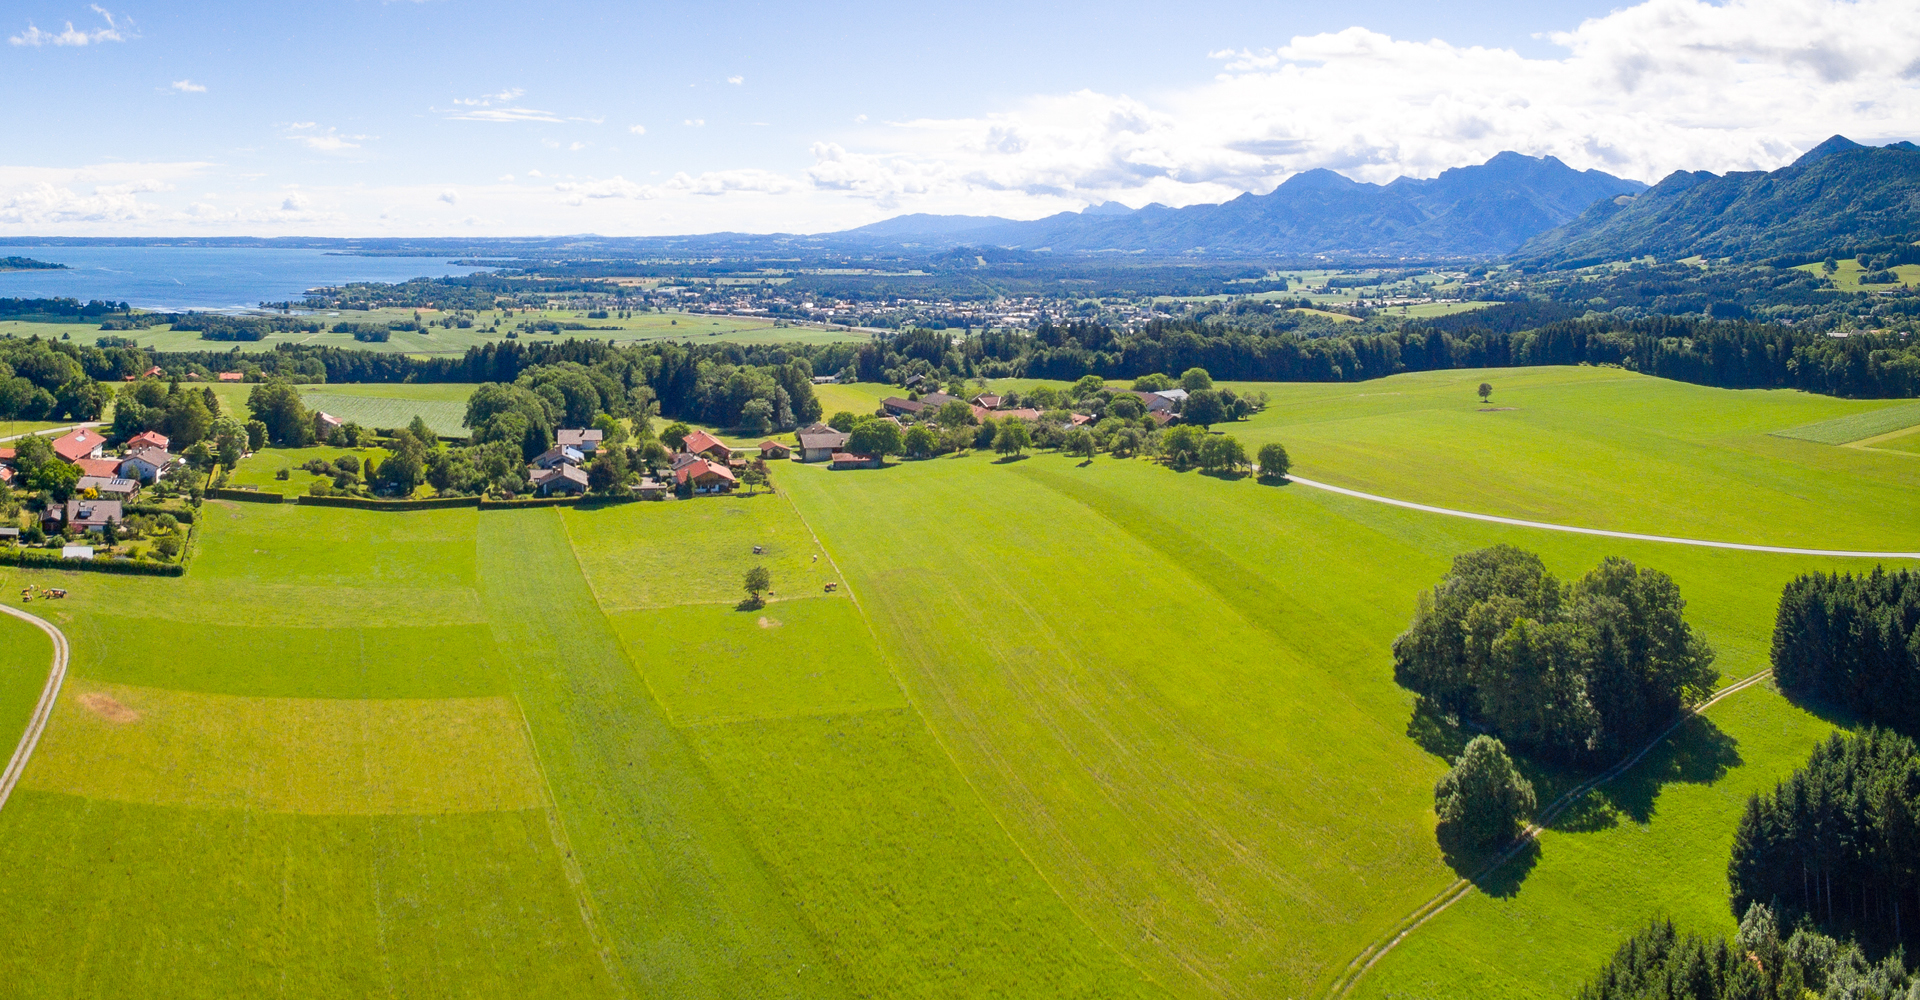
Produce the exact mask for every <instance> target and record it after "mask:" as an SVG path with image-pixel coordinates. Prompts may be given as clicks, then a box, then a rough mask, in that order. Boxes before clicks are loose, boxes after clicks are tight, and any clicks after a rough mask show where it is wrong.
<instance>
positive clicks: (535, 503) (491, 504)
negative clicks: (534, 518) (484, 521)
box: [480, 497, 586, 510]
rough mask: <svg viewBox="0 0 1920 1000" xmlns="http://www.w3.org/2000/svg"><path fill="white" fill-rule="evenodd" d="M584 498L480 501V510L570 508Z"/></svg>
mask: <svg viewBox="0 0 1920 1000" xmlns="http://www.w3.org/2000/svg"><path fill="white" fill-rule="evenodd" d="M585 499H586V497H529V498H528V499H525V500H482V501H480V509H481V510H511V509H514V508H516V507H572V506H574V505H576V504H578V503H580V502H581V501H582V500H585Z"/></svg>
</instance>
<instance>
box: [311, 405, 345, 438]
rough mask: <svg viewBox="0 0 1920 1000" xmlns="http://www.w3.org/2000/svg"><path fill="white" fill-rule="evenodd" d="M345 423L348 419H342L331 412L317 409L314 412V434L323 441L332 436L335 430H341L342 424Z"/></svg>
mask: <svg viewBox="0 0 1920 1000" xmlns="http://www.w3.org/2000/svg"><path fill="white" fill-rule="evenodd" d="M345 423H346V421H344V420H341V419H340V418H339V417H336V416H334V415H333V414H331V413H327V412H325V411H323V410H315V411H314V413H313V436H314V437H315V438H317V439H319V440H321V441H325V440H327V439H328V438H330V437H332V436H333V432H334V431H337V430H339V429H340V427H341V425H343V424H345Z"/></svg>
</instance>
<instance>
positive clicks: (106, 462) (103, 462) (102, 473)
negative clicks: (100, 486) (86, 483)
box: [73, 458, 120, 479]
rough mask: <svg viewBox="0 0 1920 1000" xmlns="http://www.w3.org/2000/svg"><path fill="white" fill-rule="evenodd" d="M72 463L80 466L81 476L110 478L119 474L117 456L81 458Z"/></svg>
mask: <svg viewBox="0 0 1920 1000" xmlns="http://www.w3.org/2000/svg"><path fill="white" fill-rule="evenodd" d="M73 464H74V465H76V466H79V467H80V474H81V475H83V476H99V477H101V478H103V479H112V478H114V477H115V476H118V475H119V474H120V460H119V459H117V458H83V459H81V460H80V461H78V462H75V463H73Z"/></svg>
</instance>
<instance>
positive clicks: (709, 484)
mask: <svg viewBox="0 0 1920 1000" xmlns="http://www.w3.org/2000/svg"><path fill="white" fill-rule="evenodd" d="M689 443H691V442H689ZM673 481H674V482H676V483H692V484H693V492H695V493H726V492H729V491H731V490H732V489H733V487H734V483H735V480H734V478H733V473H732V472H731V471H730V470H728V468H727V467H726V466H724V465H720V464H718V463H715V462H709V461H707V460H706V459H704V458H702V459H696V460H694V461H692V462H688V463H687V464H685V465H683V466H681V467H679V468H678V469H675V470H673Z"/></svg>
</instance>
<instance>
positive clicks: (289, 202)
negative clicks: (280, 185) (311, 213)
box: [208, 191, 307, 212]
mask: <svg viewBox="0 0 1920 1000" xmlns="http://www.w3.org/2000/svg"><path fill="white" fill-rule="evenodd" d="M208 207H211V206H208ZM306 207H307V196H306V195H304V194H301V193H300V192H298V191H294V192H292V193H290V194H288V195H287V196H286V197H285V198H283V199H281V201H280V210H281V211H282V212H298V211H300V210H301V209H303V208H306Z"/></svg>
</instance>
